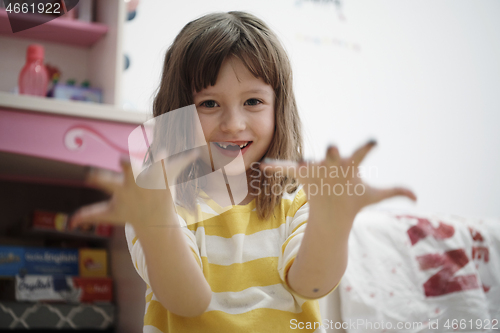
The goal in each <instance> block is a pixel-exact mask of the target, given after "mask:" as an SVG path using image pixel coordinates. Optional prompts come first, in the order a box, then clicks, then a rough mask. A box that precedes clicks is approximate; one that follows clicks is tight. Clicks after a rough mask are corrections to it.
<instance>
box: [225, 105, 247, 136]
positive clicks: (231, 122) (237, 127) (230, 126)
mask: <svg viewBox="0 0 500 333" xmlns="http://www.w3.org/2000/svg"><path fill="white" fill-rule="evenodd" d="M245 128H246V120H245V117H244V115H243V110H240V109H239V108H237V107H234V108H228V109H226V110H224V112H223V113H222V115H221V121H220V129H221V131H223V132H229V133H238V132H241V131H243V130H244V129H245Z"/></svg>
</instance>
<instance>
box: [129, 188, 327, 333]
mask: <svg viewBox="0 0 500 333" xmlns="http://www.w3.org/2000/svg"><path fill="white" fill-rule="evenodd" d="M198 208H199V209H198V211H199V214H202V216H198V217H196V218H197V220H196V221H201V222H196V223H193V222H194V221H193V220H192V219H193V216H189V214H187V212H186V211H184V210H183V209H182V208H180V207H177V212H178V214H179V217H180V218H179V220H180V223H181V224H182V225H183V226H184V228H183V230H184V231H185V235H186V237H187V241H188V244H189V246H190V247H191V249H192V251H193V255H194V256H195V258H196V259H197V261H198V264H199V265H200V267H201V269H202V270H203V274H204V276H205V278H206V279H207V281H208V283H209V285H210V287H211V289H212V292H213V294H212V300H211V303H210V305H209V307H208V309H207V310H206V311H205V312H204V313H203V314H202V315H200V316H198V317H194V318H193V317H192V318H187V317H182V316H178V315H175V314H173V313H171V312H169V311H168V310H166V309H165V308H164V307H163V306H162V305H161V303H160V302H159V301H158V299H157V298H156V297H155V295H154V292H153V291H152V290H151V288H150V283H149V279H148V276H147V269H146V267H147V266H146V262H145V258H144V254H143V252H142V248H141V245H140V241H138V240H137V238H136V236H135V233H134V229H133V227H132V226H131V225H129V224H127V225H126V228H125V232H126V237H127V243H128V246H129V250H130V254H131V256H132V261H133V263H134V266H135V268H136V270H137V272H138V273H139V275H140V276H141V277H142V278H143V280H144V281H145V282H146V283H147V285H148V289H147V291H146V311H145V316H144V332H148V333H167V332H169V333H171V332H176V333H177V332H204V333H210V332H213V333H220V332H262V333H263V332H273V333H275V332H288V331H295V330H294V329H292V327H296V326H292V324H291V321H292V320H294V319H295V320H294V323H299V322H303V323H307V322H310V323H314V322H317V323H318V324H317V326H316V330H314V329H309V330H307V329H304V330H300V331H303V332H324V330H322V329H321V328H319V324H320V323H321V314H320V310H319V304H318V301H317V300H316V299H309V298H304V297H301V296H299V295H297V294H296V293H295V292H294V291H292V290H291V289H290V287H289V285H288V282H287V279H286V276H287V273H288V270H289V269H290V266H291V265H292V263H293V260H294V259H295V257H296V255H297V252H298V250H299V247H300V244H301V241H302V237H303V235H304V231H305V228H306V225H307V218H308V216H309V204H308V202H307V198H306V195H305V193H304V191H303V190H302V189H301V187H299V188H298V189H297V190H296V191H295V192H293V193H290V194H288V193H285V194H284V196H283V198H282V200H281V202H280V204H279V205H277V206H276V207H275V210H274V216H273V217H272V218H270V219H268V220H264V221H262V220H259V219H258V217H257V212H256V209H255V200H254V201H252V202H250V203H249V204H247V205H241V206H238V205H237V206H233V208H232V209H230V210H228V211H224V212H223V211H222V209H221V207H219V206H218V205H217V204H216V203H215V202H214V201H212V200H210V199H203V200H199V201H198ZM218 212H219V213H218ZM335 288H336V287H335ZM335 288H333V289H332V290H331V291H330V293H331V292H332V291H333V290H335ZM294 325H295V324H294Z"/></svg>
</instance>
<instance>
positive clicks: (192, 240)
mask: <svg viewBox="0 0 500 333" xmlns="http://www.w3.org/2000/svg"><path fill="white" fill-rule="evenodd" d="M177 216H178V220H179V224H180V226H181V228H182V231H183V233H184V235H185V236H186V241H187V243H188V245H189V247H190V249H191V252H192V253H193V256H194V257H195V259H196V261H197V262H198V265H199V266H200V268H201V269H203V264H202V262H201V256H200V250H199V248H198V245H197V243H196V237H195V235H194V234H193V232H192V231H191V230H189V229H188V228H187V224H186V221H184V219H183V218H182V217H181V216H180V215H177ZM125 237H126V239H127V246H128V250H129V252H130V256H131V258H132V263H133V264H134V268H135V270H136V271H137V273H138V274H139V276H140V277H141V278H142V279H143V280H144V282H146V284H147V285H148V286H151V284H150V282H149V277H148V269H147V264H146V258H145V256H144V252H143V250H142V246H141V242H140V240H139V239H138V238H137V235H136V234H135V230H134V227H133V226H132V225H131V224H130V223H127V224H125Z"/></svg>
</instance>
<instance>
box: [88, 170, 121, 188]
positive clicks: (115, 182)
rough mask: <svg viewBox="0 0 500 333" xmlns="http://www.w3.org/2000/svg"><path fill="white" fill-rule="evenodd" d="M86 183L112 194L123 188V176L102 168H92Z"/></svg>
mask: <svg viewBox="0 0 500 333" xmlns="http://www.w3.org/2000/svg"><path fill="white" fill-rule="evenodd" d="M85 182H86V183H87V184H89V185H91V186H95V187H97V188H99V189H101V190H103V191H105V192H107V193H109V194H112V193H113V192H115V191H116V190H117V189H118V188H119V187H121V186H122V184H123V174H120V173H117V172H113V171H110V170H105V169H100V168H90V170H89V172H88V173H87V177H86V180H85Z"/></svg>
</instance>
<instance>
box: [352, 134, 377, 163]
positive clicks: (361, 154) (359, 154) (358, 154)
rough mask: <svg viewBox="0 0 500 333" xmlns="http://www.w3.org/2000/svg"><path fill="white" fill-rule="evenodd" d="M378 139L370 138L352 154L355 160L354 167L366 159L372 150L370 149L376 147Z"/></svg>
mask: <svg viewBox="0 0 500 333" xmlns="http://www.w3.org/2000/svg"><path fill="white" fill-rule="evenodd" d="M376 144H377V141H375V140H370V141H368V142H367V143H366V144H364V145H363V146H362V147H360V148H358V149H357V150H356V151H355V152H354V154H352V160H353V162H354V167H357V166H359V165H360V164H361V162H362V161H363V160H364V159H365V157H366V155H367V154H368V153H369V152H370V150H371V149H372V148H373V147H375V145H376Z"/></svg>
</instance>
